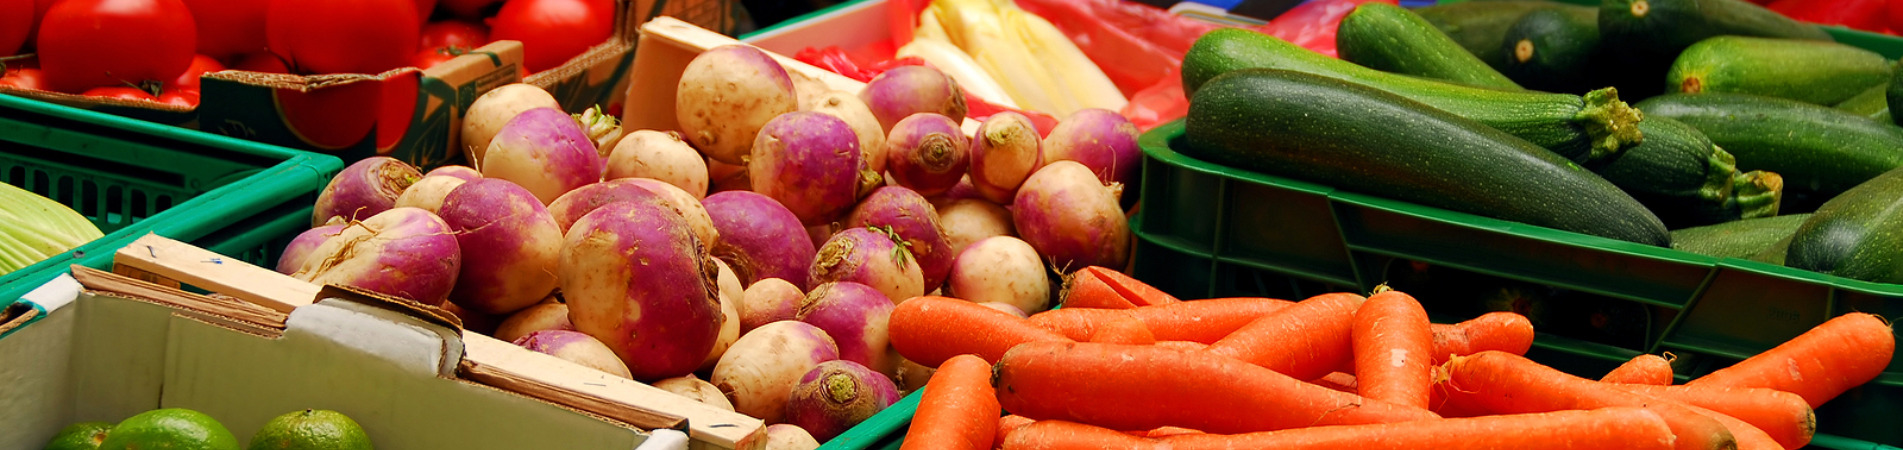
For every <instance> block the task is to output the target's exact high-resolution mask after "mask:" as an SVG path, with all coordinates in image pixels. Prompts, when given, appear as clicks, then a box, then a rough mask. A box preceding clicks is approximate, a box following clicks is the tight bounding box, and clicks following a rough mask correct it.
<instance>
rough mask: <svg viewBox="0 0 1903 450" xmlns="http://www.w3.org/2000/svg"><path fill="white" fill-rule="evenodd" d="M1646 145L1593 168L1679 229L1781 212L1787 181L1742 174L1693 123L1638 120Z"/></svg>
mask: <svg viewBox="0 0 1903 450" xmlns="http://www.w3.org/2000/svg"><path fill="white" fill-rule="evenodd" d="M1639 130H1641V131H1643V132H1645V143H1642V144H1639V146H1637V147H1633V148H1632V149H1631V150H1627V151H1626V153H1625V156H1621V157H1619V159H1617V160H1614V161H1612V162H1611V163H1609V164H1606V165H1605V166H1604V167H1599V168H1596V169H1594V170H1593V171H1594V172H1598V173H1599V176H1602V177H1605V178H1606V181H1610V182H1612V184H1613V185H1615V186H1618V187H1619V189H1622V190H1624V191H1625V192H1626V193H1627V194H1631V195H1632V198H1634V199H1638V201H1639V203H1642V204H1644V205H1645V206H1646V208H1650V209H1651V210H1652V213H1654V214H1656V215H1658V216H1659V219H1660V220H1661V221H1663V222H1665V224H1666V226H1669V227H1673V228H1679V227H1688V226H1698V225H1709V224H1714V223H1722V222H1730V221H1734V220H1739V219H1750V218H1758V217H1770V216H1775V215H1777V210H1778V200H1779V199H1780V198H1781V197H1782V194H1783V191H1784V188H1783V187H1784V186H1783V185H1784V183H1783V181H1782V180H1781V179H1780V178H1779V177H1778V175H1777V174H1775V173H1770V172H1763V171H1757V172H1747V173H1740V172H1739V171H1738V168H1737V166H1736V161H1734V160H1733V159H1732V156H1731V153H1728V152H1725V151H1724V149H1721V148H1718V146H1716V145H1712V143H1711V140H1710V139H1707V138H1706V137H1705V135H1704V134H1703V133H1699V132H1698V130H1697V129H1695V128H1692V127H1691V126H1690V125H1686V124H1684V123H1680V122H1678V121H1676V120H1672V119H1668V118H1664V117H1658V116H1653V117H1647V118H1646V119H1645V121H1644V122H1639Z"/></svg>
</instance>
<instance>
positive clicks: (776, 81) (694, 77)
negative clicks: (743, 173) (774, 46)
mask: <svg viewBox="0 0 1903 450" xmlns="http://www.w3.org/2000/svg"><path fill="white" fill-rule="evenodd" d="M799 105H800V103H799V94H798V93H797V92H795V91H794V90H793V78H792V77H791V76H788V75H787V73H786V68H784V67H781V66H780V63H779V62H778V61H774V60H773V57H771V56H767V54H766V52H763V51H760V49H757V48H753V47H750V46H745V45H726V46H720V47H715V48H712V49H708V50H707V51H704V52H701V53H700V55H697V56H695V57H694V60H693V61H689V62H688V63H687V69H686V70H683V71H681V82H680V85H679V89H678V90H676V91H675V95H674V113H675V119H676V120H677V121H679V122H680V125H681V134H682V135H684V136H686V137H687V140H688V141H690V142H693V143H694V147H695V148H698V149H700V151H701V153H703V154H706V155H707V157H709V158H713V159H716V160H719V161H720V162H724V163H727V164H734V165H742V166H745V165H748V162H747V156H748V153H749V149H750V148H751V147H752V146H753V145H754V135H757V134H759V132H760V127H762V126H764V125H766V123H767V121H770V120H773V118H774V117H777V116H779V115H781V114H785V113H789V112H793V111H796V110H798V109H799Z"/></svg>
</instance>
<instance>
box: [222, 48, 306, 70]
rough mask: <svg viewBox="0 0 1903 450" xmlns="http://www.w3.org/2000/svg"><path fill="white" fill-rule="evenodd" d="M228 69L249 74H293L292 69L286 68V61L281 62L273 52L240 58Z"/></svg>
mask: <svg viewBox="0 0 1903 450" xmlns="http://www.w3.org/2000/svg"><path fill="white" fill-rule="evenodd" d="M227 68H228V69H232V70H243V71H248V72H265V73H291V69H289V68H286V67H284V61H279V60H278V57H277V55H274V54H271V52H262V53H252V54H249V55H244V56H240V57H238V59H236V60H233V61H232V62H231V67H227Z"/></svg>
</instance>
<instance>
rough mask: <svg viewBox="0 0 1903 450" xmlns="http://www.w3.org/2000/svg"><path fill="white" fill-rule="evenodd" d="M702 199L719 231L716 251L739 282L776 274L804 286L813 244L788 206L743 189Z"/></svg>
mask: <svg viewBox="0 0 1903 450" xmlns="http://www.w3.org/2000/svg"><path fill="white" fill-rule="evenodd" d="M700 204H701V206H702V207H705V208H706V209H707V216H708V217H709V218H712V219H713V222H714V229H715V230H717V231H718V232H719V233H720V241H719V242H715V243H714V247H713V254H714V256H715V257H718V258H720V259H721V260H724V261H726V262H727V264H728V265H729V266H731V267H732V268H733V274H734V275H736V276H739V277H740V282H741V283H745V284H747V285H748V286H752V285H753V283H756V282H759V281H760V280H764V279H767V278H779V279H782V280H786V281H789V282H792V283H793V285H795V286H805V285H806V271H807V268H808V267H809V266H810V265H811V264H812V262H813V252H814V247H815V246H814V245H813V241H812V240H810V239H807V237H806V230H805V227H804V226H802V225H800V220H799V217H797V216H794V215H793V212H792V211H789V210H787V209H786V207H785V206H782V205H780V202H777V201H774V200H773V199H772V198H768V197H767V196H764V195H760V194H757V193H753V192H747V191H729V192H721V193H718V194H714V195H709V196H707V198H706V199H705V200H701V202H700ZM741 309H742V310H743V311H744V310H745V309H746V308H741Z"/></svg>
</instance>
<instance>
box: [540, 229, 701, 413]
mask: <svg viewBox="0 0 1903 450" xmlns="http://www.w3.org/2000/svg"><path fill="white" fill-rule="evenodd" d="M560 270H561V272H560V274H559V278H560V279H561V288H562V296H563V298H565V299H567V300H568V318H569V320H570V321H572V322H574V324H575V329H576V330H580V331H582V332H584V333H588V335H590V336H594V337H595V338H597V339H600V340H601V341H602V343H603V344H607V345H608V347H609V348H610V349H613V350H614V352H615V354H616V355H620V357H621V361H622V362H624V363H627V364H628V370H629V372H630V373H632V374H633V375H634V379H636V380H643V381H647V380H658V379H663V378H671V377H677V376H681V375H686V374H688V373H691V372H693V371H694V369H696V368H698V367H700V363H701V361H703V360H705V359H706V358H707V353H708V352H709V351H712V350H713V347H714V343H715V341H716V340H717V339H718V338H719V334H720V325H721V320H722V318H721V314H720V304H719V303H718V300H716V297H715V296H716V295H718V292H717V288H716V287H715V286H714V283H715V282H714V279H715V277H716V276H717V272H718V271H719V269H718V268H717V267H715V266H714V263H713V259H712V258H710V257H708V256H707V250H706V248H704V247H702V246H701V243H700V241H699V240H698V239H696V238H695V237H694V234H693V233H692V232H690V231H688V228H687V224H686V221H685V220H683V219H681V216H680V214H677V213H674V212H673V210H672V209H671V208H669V207H667V206H664V205H657V204H654V203H642V202H615V203H610V204H607V205H603V206H602V207H601V208H599V209H596V210H595V211H594V212H591V213H588V215H586V216H583V217H582V218H581V220H580V221H577V222H575V225H574V227H573V228H570V229H569V230H568V235H567V236H566V238H565V240H564V243H563V246H562V258H561V269H560Z"/></svg>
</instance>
